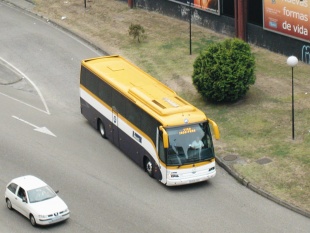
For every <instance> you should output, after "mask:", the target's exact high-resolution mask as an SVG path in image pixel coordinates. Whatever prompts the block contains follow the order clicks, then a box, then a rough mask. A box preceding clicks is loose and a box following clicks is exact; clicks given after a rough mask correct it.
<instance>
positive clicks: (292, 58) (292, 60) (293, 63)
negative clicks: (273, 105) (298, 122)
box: [286, 56, 298, 140]
mask: <svg viewBox="0 0 310 233" xmlns="http://www.w3.org/2000/svg"><path fill="white" fill-rule="evenodd" d="M286 63H287V64H288V65H289V66H290V67H292V138H293V140H294V138H295V135H294V67H295V66H296V65H297V63H298V59H297V57H295V56H290V57H288V58H287V61H286Z"/></svg>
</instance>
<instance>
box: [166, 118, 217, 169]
mask: <svg viewBox="0 0 310 233" xmlns="http://www.w3.org/2000/svg"><path fill="white" fill-rule="evenodd" d="M166 130H167V133H168V137H169V147H168V149H167V165H170V166H181V165H185V164H193V163H198V162H202V161H207V160H211V159H213V158H214V149H213V143H212V138H211V133H210V128H209V124H208V122H204V123H199V124H193V125H186V126H182V127H176V128H168V129H166Z"/></svg>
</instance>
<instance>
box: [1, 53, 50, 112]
mask: <svg viewBox="0 0 310 233" xmlns="http://www.w3.org/2000/svg"><path fill="white" fill-rule="evenodd" d="M0 60H1V61H2V62H4V63H6V64H8V65H9V68H10V69H12V70H13V71H14V72H17V73H19V74H20V75H21V76H22V77H23V78H25V79H27V81H28V82H29V83H30V84H31V85H32V86H33V87H34V89H35V90H36V91H37V93H38V95H39V97H40V99H41V101H42V103H43V105H44V108H45V110H40V109H38V108H36V107H34V106H32V105H30V104H27V103H25V102H23V101H20V100H18V99H16V98H13V97H11V96H8V95H6V94H4V93H1V92H0V94H1V95H4V96H6V97H9V98H11V99H13V100H16V101H18V102H20V103H22V104H25V105H27V106H30V107H32V108H34V109H37V110H39V111H42V112H44V113H46V114H49V115H50V111H49V109H48V107H47V104H46V102H45V99H44V97H43V95H42V94H41V91H40V90H39V88H38V87H37V86H36V85H35V83H34V82H33V81H32V80H31V79H30V78H28V77H27V76H26V75H25V74H24V73H23V72H21V71H20V70H19V69H17V68H16V67H15V66H13V65H12V64H10V63H9V62H8V61H6V60H4V59H3V58H2V57H0Z"/></svg>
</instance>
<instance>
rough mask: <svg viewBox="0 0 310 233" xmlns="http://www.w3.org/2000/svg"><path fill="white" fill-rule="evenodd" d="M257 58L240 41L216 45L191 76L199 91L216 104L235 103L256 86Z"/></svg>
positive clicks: (207, 50) (207, 52) (196, 62)
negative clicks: (250, 88)
mask: <svg viewBox="0 0 310 233" xmlns="http://www.w3.org/2000/svg"><path fill="white" fill-rule="evenodd" d="M254 70H255V58H254V55H253V54H252V53H251V48H250V46H249V45H248V44H247V43H246V42H244V41H242V40H240V39H227V40H225V41H223V42H219V43H213V44H211V45H210V46H209V47H208V48H207V49H206V50H204V51H202V52H201V53H200V55H199V56H198V57H197V59H196V60H195V62H194V72H193V76H192V80H193V84H194V86H195V87H196V89H197V91H198V92H199V93H200V94H201V95H202V96H203V97H204V98H205V99H207V100H210V101H213V102H234V101H236V100H239V99H240V98H242V97H243V96H245V94H246V92H247V91H248V90H249V87H250V85H253V84H254V83H255V79H256V78H255V74H254Z"/></svg>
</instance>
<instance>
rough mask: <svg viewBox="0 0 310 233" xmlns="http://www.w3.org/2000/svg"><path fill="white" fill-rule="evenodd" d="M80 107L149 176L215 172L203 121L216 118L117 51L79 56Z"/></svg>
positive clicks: (183, 177) (190, 178)
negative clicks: (209, 116)
mask: <svg viewBox="0 0 310 233" xmlns="http://www.w3.org/2000/svg"><path fill="white" fill-rule="evenodd" d="M80 102H81V113H82V114H83V115H84V117H85V118H86V119H87V120H88V121H89V122H90V124H91V125H92V126H93V127H94V128H96V129H97V130H98V131H99V133H100V134H101V136H102V137H103V138H107V139H108V140H109V141H111V142H112V143H113V144H114V145H115V146H117V147H118V148H120V149H121V150H122V151H123V152H124V153H125V154H126V155H127V156H128V157H130V158H131V159H132V160H133V161H134V162H136V163H137V164H138V165H139V166H141V167H142V168H144V169H145V171H146V172H147V173H148V174H149V175H150V176H151V177H154V178H155V179H157V180H159V181H161V182H162V183H163V184H165V185H167V186H174V185H184V184H189V183H195V182H201V181H204V180H207V179H209V178H212V177H214V176H215V174H216V170H215V155H214V148H213V143H212V137H211V132H210V128H209V125H210V124H211V125H212V127H213V131H214V135H215V138H216V139H219V137H220V135H219V130H218V127H217V124H216V123H215V122H214V121H212V120H210V119H209V118H207V117H206V115H205V114H204V113H203V112H202V111H200V110H199V109H197V108H196V107H194V106H193V105H191V104H189V103H188V102H187V101H185V100H184V99H182V98H181V97H180V96H178V95H177V94H176V93H175V92H174V91H173V90H171V89H170V88H169V87H167V86H165V85H164V84H163V83H161V82H159V81H158V80H157V79H155V78H153V77H151V76H150V75H149V74H147V73H146V72H144V71H142V70H141V69H140V68H138V67H137V66H135V65H133V64H132V63H130V62H129V61H127V60H125V59H124V58H122V57H121V56H104V57H97V58H91V59H86V60H83V61H82V63H81V76H80Z"/></svg>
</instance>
